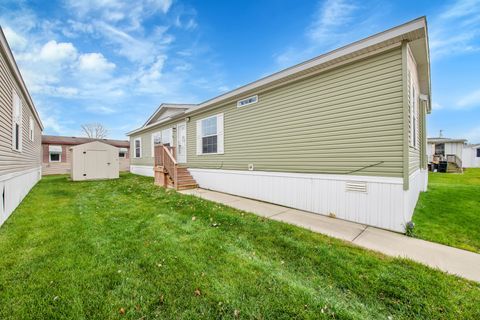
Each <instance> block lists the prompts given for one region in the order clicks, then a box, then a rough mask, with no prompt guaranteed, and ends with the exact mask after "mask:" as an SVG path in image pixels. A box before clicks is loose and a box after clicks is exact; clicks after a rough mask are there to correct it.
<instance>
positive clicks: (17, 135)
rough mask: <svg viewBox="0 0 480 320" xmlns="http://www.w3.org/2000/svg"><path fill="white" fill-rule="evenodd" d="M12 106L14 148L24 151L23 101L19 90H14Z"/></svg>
mask: <svg viewBox="0 0 480 320" xmlns="http://www.w3.org/2000/svg"><path fill="white" fill-rule="evenodd" d="M12 99H13V108H12V149H13V150H15V151H19V152H21V151H22V101H20V97H19V96H18V94H17V92H15V90H13V98H12Z"/></svg>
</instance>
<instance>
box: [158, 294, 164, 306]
mask: <svg viewBox="0 0 480 320" xmlns="http://www.w3.org/2000/svg"><path fill="white" fill-rule="evenodd" d="M158 301H159V302H160V304H163V302H164V301H165V297H164V296H163V294H161V295H160V298H159V299H158Z"/></svg>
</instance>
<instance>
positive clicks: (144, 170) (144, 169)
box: [130, 165, 154, 177]
mask: <svg viewBox="0 0 480 320" xmlns="http://www.w3.org/2000/svg"><path fill="white" fill-rule="evenodd" d="M130 172H131V173H134V174H138V175H141V176H147V177H153V176H154V172H153V166H138V165H136V166H134V165H131V166H130Z"/></svg>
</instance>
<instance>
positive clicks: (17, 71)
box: [0, 26, 44, 131]
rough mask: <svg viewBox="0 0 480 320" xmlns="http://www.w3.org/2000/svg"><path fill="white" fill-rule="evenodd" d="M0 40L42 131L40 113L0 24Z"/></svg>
mask: <svg viewBox="0 0 480 320" xmlns="http://www.w3.org/2000/svg"><path fill="white" fill-rule="evenodd" d="M0 42H1V44H2V47H4V48H5V49H6V50H4V51H5V53H6V55H7V60H8V61H7V63H9V64H10V65H11V67H12V69H13V73H14V76H15V79H16V80H17V82H18V84H19V87H20V89H21V90H23V93H24V95H25V97H26V98H27V103H28V104H29V107H30V109H31V110H32V113H33V115H34V117H35V119H36V120H37V122H38V125H39V126H40V129H41V130H42V131H43V129H44V126H43V123H42V120H41V119H40V115H39V114H38V111H37V109H36V108H35V104H34V103H33V100H32V97H31V96H30V92H29V91H28V89H27V86H26V85H25V82H24V81H23V77H22V74H21V72H20V69H19V68H18V65H17V62H16V61H15V57H14V56H13V53H12V49H11V48H10V45H9V44H8V41H7V38H6V37H5V33H3V29H2V27H1V26H0Z"/></svg>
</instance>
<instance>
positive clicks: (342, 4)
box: [307, 0, 358, 41]
mask: <svg viewBox="0 0 480 320" xmlns="http://www.w3.org/2000/svg"><path fill="white" fill-rule="evenodd" d="M357 8H358V7H357V6H356V5H354V4H352V3H348V2H347V1H345V0H327V1H326V2H325V3H324V4H323V5H322V6H321V7H320V9H319V10H318V11H317V13H316V17H315V19H314V21H313V22H312V24H311V25H310V27H309V29H308V31H307V34H308V36H309V37H310V39H312V40H313V41H325V40H328V41H331V40H330V39H334V38H335V33H336V30H335V29H336V28H337V27H340V26H341V27H343V28H345V26H346V24H348V23H349V22H351V20H352V14H353V13H354V12H355V11H356V10H357Z"/></svg>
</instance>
